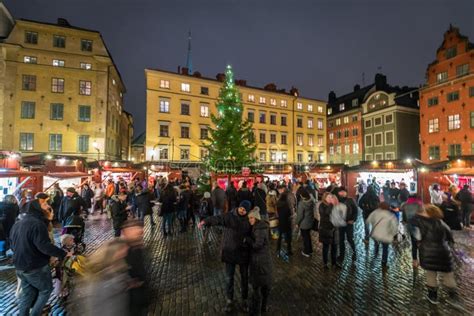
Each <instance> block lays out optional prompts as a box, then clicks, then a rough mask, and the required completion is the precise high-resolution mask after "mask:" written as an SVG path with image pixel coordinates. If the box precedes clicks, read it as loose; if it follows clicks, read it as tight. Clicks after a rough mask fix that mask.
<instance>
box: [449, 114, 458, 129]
mask: <svg viewBox="0 0 474 316" xmlns="http://www.w3.org/2000/svg"><path fill="white" fill-rule="evenodd" d="M460 128H461V119H460V117H459V114H454V115H449V116H448V130H454V129H460Z"/></svg>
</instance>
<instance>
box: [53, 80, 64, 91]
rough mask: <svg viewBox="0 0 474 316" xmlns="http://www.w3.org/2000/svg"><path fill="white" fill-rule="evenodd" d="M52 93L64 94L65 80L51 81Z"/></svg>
mask: <svg viewBox="0 0 474 316" xmlns="http://www.w3.org/2000/svg"><path fill="white" fill-rule="evenodd" d="M51 80H52V82H51V92H54V93H64V79H63V78H52V79H51Z"/></svg>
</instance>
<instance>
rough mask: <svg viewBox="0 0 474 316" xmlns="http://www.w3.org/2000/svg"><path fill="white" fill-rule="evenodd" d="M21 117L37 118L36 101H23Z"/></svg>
mask: <svg viewBox="0 0 474 316" xmlns="http://www.w3.org/2000/svg"><path fill="white" fill-rule="evenodd" d="M21 118H22V119H34V118H35V102H30V101H23V102H21Z"/></svg>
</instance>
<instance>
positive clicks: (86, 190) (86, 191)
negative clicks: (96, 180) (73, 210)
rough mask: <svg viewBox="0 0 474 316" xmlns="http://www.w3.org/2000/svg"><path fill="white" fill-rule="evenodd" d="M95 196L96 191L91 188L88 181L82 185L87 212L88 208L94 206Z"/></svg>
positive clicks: (82, 195)
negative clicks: (93, 199)
mask: <svg viewBox="0 0 474 316" xmlns="http://www.w3.org/2000/svg"><path fill="white" fill-rule="evenodd" d="M93 197H94V191H92V190H91V188H90V187H89V185H88V184H87V183H86V184H84V185H83V186H82V190H81V198H82V199H83V200H84V205H85V206H86V207H85V211H86V214H87V210H89V209H90V208H91V207H92V198H93Z"/></svg>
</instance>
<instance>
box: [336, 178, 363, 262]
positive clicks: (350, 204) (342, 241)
mask: <svg viewBox="0 0 474 316" xmlns="http://www.w3.org/2000/svg"><path fill="white" fill-rule="evenodd" d="M337 198H338V200H339V202H340V203H343V204H345V205H346V207H347V214H346V223H347V225H346V226H343V227H339V257H338V261H339V262H343V261H344V256H345V252H346V239H347V242H348V243H349V246H351V248H352V261H355V260H356V259H357V254H356V246H355V243H354V223H355V221H356V220H357V214H358V207H357V204H356V202H355V201H354V199H352V198H350V197H348V196H347V190H346V188H344V187H340V188H339V190H338V193H337Z"/></svg>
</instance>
